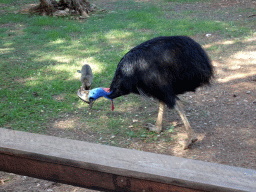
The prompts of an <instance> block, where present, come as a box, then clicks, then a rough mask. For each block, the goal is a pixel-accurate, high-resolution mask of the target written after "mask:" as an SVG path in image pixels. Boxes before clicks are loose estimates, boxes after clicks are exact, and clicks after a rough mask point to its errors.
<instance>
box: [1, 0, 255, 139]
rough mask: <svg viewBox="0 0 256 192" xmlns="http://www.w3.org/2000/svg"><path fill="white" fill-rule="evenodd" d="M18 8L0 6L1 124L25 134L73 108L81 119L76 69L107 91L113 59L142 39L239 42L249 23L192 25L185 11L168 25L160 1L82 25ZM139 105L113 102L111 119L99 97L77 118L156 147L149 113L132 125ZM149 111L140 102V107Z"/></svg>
mask: <svg viewBox="0 0 256 192" xmlns="http://www.w3.org/2000/svg"><path fill="white" fill-rule="evenodd" d="M18 2H19V1H17V0H12V1H3V2H2V4H4V5H5V6H2V7H1V8H0V10H2V11H4V14H3V15H1V17H0V25H1V28H0V32H1V33H0V38H1V41H0V52H1V56H0V57H1V59H0V95H1V100H0V102H1V105H0V126H1V127H10V128H12V129H17V130H24V131H31V132H44V131H45V130H46V129H47V127H48V126H49V122H50V121H51V120H52V119H54V118H58V117H61V116H63V114H65V113H74V111H77V110H78V111H79V112H81V113H84V114H86V113H85V111H86V110H87V107H88V106H87V105H86V104H85V103H83V102H81V101H80V100H79V99H78V98H77V96H76V91H77V89H78V88H79V86H80V81H79V74H78V73H77V72H76V71H77V69H80V67H81V66H82V64H83V63H89V64H90V65H91V67H92V69H93V73H94V82H93V87H100V86H101V87H108V86H109V85H110V83H111V80H112V78H113V76H114V73H115V69H116V66H117V64H118V62H119V60H120V59H121V58H122V57H123V55H124V54H125V53H127V52H128V51H129V50H130V49H131V48H132V47H134V46H136V45H138V44H139V43H141V42H143V41H145V40H148V39H151V38H153V37H156V36H161V35H165V36H167V35H189V36H193V35H200V34H205V33H214V32H218V33H221V34H224V36H226V37H241V38H242V37H245V36H248V35H250V34H251V30H252V29H251V28H250V27H248V26H251V23H250V22H248V23H246V27H245V26H243V25H242V24H241V23H239V22H236V21H232V22H231V21H230V22H226V21H218V22H217V21H216V20H204V19H201V18H199V17H198V18H196V19H194V18H189V14H191V13H192V12H187V11H186V10H185V11H184V14H185V15H186V17H184V18H182V19H180V18H179V17H174V19H173V18H171V19H170V18H168V17H166V15H168V14H170V12H169V11H168V10H171V6H172V5H171V4H166V2H161V1H160V2H159V4H160V6H156V5H154V4H150V3H145V2H144V3H141V2H135V1H117V2H115V3H113V6H114V8H113V9H112V10H107V12H104V13H95V14H94V15H92V16H91V17H90V18H89V19H87V20H82V21H77V20H70V19H69V18H54V17H42V16H37V15H22V14H19V13H16V14H15V13H14V11H15V10H18V9H19V8H20V7H21V4H20V3H18ZM168 2H170V1H168ZM179 2H181V3H184V2H193V1H188V0H184V1H179ZM23 3H38V1H36V0H35V1H32V0H29V1H24V2H23ZM95 4H97V1H95ZM167 6H169V7H167ZM7 10H8V11H9V12H8V13H7ZM10 10H11V11H10ZM172 14H180V13H175V12H172ZM181 14H182V12H181ZM217 48H218V47H214V46H212V47H211V49H213V50H215V49H217ZM56 98H61V99H59V100H58V99H56ZM141 102H142V101H141V100H140V99H138V97H134V96H126V97H121V98H118V99H116V100H115V101H114V103H115V106H116V111H115V112H113V113H112V112H111V113H110V103H109V102H108V101H106V100H104V99H102V100H100V101H98V102H96V103H95V105H94V109H93V112H95V114H91V115H87V116H81V119H84V120H85V121H86V122H87V124H88V126H89V127H90V128H91V129H92V130H94V131H96V132H100V133H103V134H109V135H111V134H114V135H119V136H121V137H124V138H140V139H142V140H145V141H147V142H151V141H156V140H158V137H157V135H156V134H155V133H151V132H148V131H146V129H145V128H143V124H144V123H145V122H151V123H154V119H155V114H154V115H152V116H150V115H149V114H140V117H138V118H137V119H139V122H138V123H133V122H132V121H131V120H132V119H133V118H134V113H137V111H136V110H137V109H138V107H139V106H140V103H141ZM149 105H150V104H148V103H147V102H145V106H149ZM130 125H133V127H129V126H130ZM170 130H172V128H170V129H169V133H168V134H171V133H172V131H170ZM168 134H167V135H168ZM168 136H169V135H168Z"/></svg>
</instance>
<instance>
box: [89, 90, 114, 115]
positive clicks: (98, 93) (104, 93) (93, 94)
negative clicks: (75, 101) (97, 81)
mask: <svg viewBox="0 0 256 192" xmlns="http://www.w3.org/2000/svg"><path fill="white" fill-rule="evenodd" d="M110 94H111V92H110V88H95V89H92V90H90V93H89V96H88V98H89V102H90V108H91V107H92V105H93V102H94V101H95V100H96V99H98V98H100V97H105V98H107V99H110V98H109V97H108V96H109V95H110ZM110 100H111V110H112V111H113V110H114V104H113V100H112V99H110Z"/></svg>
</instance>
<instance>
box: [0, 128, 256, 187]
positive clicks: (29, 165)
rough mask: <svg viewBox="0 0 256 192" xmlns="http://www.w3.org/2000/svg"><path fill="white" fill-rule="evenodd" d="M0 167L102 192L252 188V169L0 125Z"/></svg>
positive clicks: (254, 174)
mask: <svg viewBox="0 0 256 192" xmlns="http://www.w3.org/2000/svg"><path fill="white" fill-rule="evenodd" d="M0 170H1V171H7V172H12V173H17V174H21V175H27V176H32V177H36V178H41V179H47V180H51V181H55V182H62V183H67V184H72V185H76V186H81V187H85V188H90V189H98V190H103V191H176V192H196V191H230V192H231V191H232V192H234V191H256V182H255V181H256V170H251V169H244V168H239V167H232V166H227V165H219V164H214V163H208V162H203V161H196V160H191V159H184V158H179V157H173V156H167V155H161V154H154V153H148V152H143V151H136V150H130V149H123V148H118V147H112V146H106V145H101V144H93V143H88V142H82V141H76V140H70V139H63V138H57V137H52V136H45V135H39V134H33V133H27V132H20V131H13V130H7V129H1V128H0Z"/></svg>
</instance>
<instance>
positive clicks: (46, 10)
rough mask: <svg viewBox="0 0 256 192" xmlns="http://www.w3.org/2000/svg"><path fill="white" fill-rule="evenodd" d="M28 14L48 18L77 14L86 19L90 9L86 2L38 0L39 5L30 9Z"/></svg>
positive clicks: (79, 0) (81, 0)
mask: <svg viewBox="0 0 256 192" xmlns="http://www.w3.org/2000/svg"><path fill="white" fill-rule="evenodd" d="M30 12H32V13H35V12H36V13H39V14H40V15H49V16H67V15H71V14H79V15H80V16H81V17H84V18H86V17H89V13H90V12H92V8H91V5H90V3H89V1H88V0H60V1H56V0H40V4H39V5H38V6H36V7H34V8H32V9H31V10H30Z"/></svg>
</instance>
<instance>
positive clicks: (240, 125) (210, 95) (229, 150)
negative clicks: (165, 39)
mask: <svg viewBox="0 0 256 192" xmlns="http://www.w3.org/2000/svg"><path fill="white" fill-rule="evenodd" d="M108 2H110V1H106V2H103V3H102V5H101V6H102V7H108V6H110V5H109V4H108ZM255 6H256V1H238V0H221V1H214V3H213V2H211V3H210V2H209V3H195V4H193V5H189V4H187V5H176V7H175V10H177V11H182V10H184V9H187V10H196V9H204V10H205V14H204V15H202V16H204V17H208V16H209V14H211V11H213V10H222V11H223V10H227V11H226V13H225V14H226V15H225V16H223V15H222V16H220V15H218V14H216V15H214V14H212V15H210V16H211V18H212V17H216V20H221V19H225V18H226V19H228V20H241V21H243V22H246V20H247V19H254V20H255V19H256V17H248V16H249V15H251V14H253V13H249V14H248V12H246V13H240V14H235V15H234V14H233V13H232V12H229V10H232V9H233V8H235V7H240V8H248V9H249V8H255ZM229 13H230V14H229ZM255 22H256V20H255ZM193 38H194V39H195V40H196V41H198V42H199V43H201V44H202V45H204V48H211V47H213V46H215V47H216V46H218V51H216V49H215V51H211V49H209V51H208V54H209V55H210V56H211V57H212V60H213V65H214V67H215V80H214V82H213V83H212V86H211V87H203V88H199V89H198V90H197V91H196V93H186V94H184V95H183V96H181V97H180V98H181V99H182V100H184V108H185V111H186V114H187V116H188V119H189V121H190V123H191V126H192V128H193V129H194V131H195V133H196V136H197V138H198V141H197V142H196V143H195V144H194V145H193V146H192V148H191V149H189V150H185V151H184V150H182V148H181V145H182V142H183V139H182V138H184V137H185V136H186V135H185V132H184V125H183V123H182V122H181V120H180V118H179V116H178V114H177V113H176V112H175V111H171V110H169V111H166V113H165V118H164V124H163V125H164V126H168V125H170V124H172V125H174V126H175V132H174V133H173V134H175V135H176V137H174V138H175V139H174V140H173V141H171V142H169V143H166V142H163V141H161V140H159V141H155V142H147V143H145V142H144V141H142V140H140V139H138V138H137V139H132V140H130V141H129V144H128V145H127V144H126V145H122V143H121V142H120V146H121V147H126V148H133V149H139V150H143V151H148V152H154V153H162V154H167V155H174V156H179V157H184V158H191V159H196V160H202V161H208V162H214V163H220V164H226V165H231V166H238V167H244V168H249V169H256V160H255V159H256V36H254V37H252V38H250V39H245V40H236V39H232V38H230V39H229V40H227V39H225V40H224V38H223V37H222V35H221V34H208V35H203V36H195V37H193ZM134 111H136V114H138V117H137V119H139V116H140V114H142V113H145V109H144V107H139V108H138V109H135V110H134ZM147 111H148V112H152V113H154V114H156V113H157V110H156V108H155V106H152V107H151V108H147ZM69 124H72V125H74V124H75V125H76V127H77V128H76V129H75V130H68V128H69ZM82 127H86V123H85V122H81V121H80V119H79V118H77V117H76V115H75V114H67V115H66V117H63V118H61V119H55V120H54V121H53V122H52V126H51V127H50V128H49V130H48V134H49V135H54V136H58V137H66V138H72V139H78V140H84V141H88V142H96V139H97V138H98V136H97V135H96V134H94V133H93V134H92V133H91V132H90V131H87V130H85V129H82ZM160 136H161V134H160ZM0 191H56V192H59V191H93V190H88V189H83V188H79V187H74V186H69V185H64V184H58V183H54V182H49V181H44V180H40V179H34V178H30V177H26V176H19V175H15V174H10V173H4V172H0Z"/></svg>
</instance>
